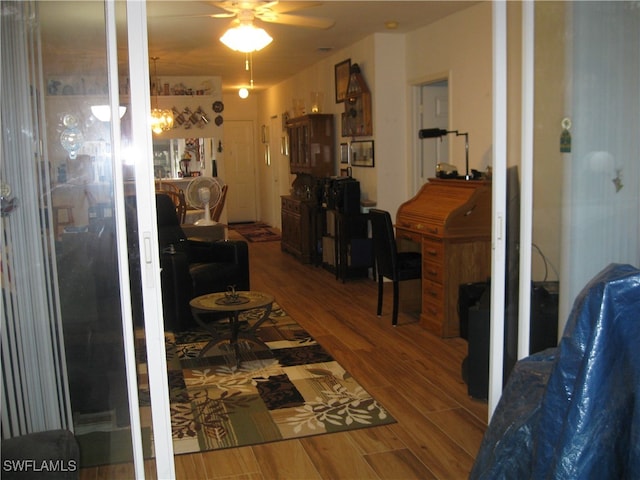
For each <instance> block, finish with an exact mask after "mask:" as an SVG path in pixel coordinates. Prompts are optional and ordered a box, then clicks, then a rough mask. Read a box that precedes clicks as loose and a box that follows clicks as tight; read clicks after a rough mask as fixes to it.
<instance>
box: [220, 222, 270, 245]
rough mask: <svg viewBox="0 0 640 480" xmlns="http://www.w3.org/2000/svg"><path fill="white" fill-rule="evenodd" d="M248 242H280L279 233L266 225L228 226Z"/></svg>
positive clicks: (239, 224) (243, 224)
mask: <svg viewBox="0 0 640 480" xmlns="http://www.w3.org/2000/svg"><path fill="white" fill-rule="evenodd" d="M229 228H230V229H231V230H235V231H236V232H238V233H239V234H240V235H242V236H243V237H244V238H246V239H247V240H248V241H249V242H275V241H280V238H281V236H280V232H279V231H278V230H276V229H275V228H273V227H270V226H269V225H267V224H266V223H262V222H255V223H237V224H233V225H229Z"/></svg>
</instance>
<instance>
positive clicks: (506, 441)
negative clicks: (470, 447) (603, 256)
mask: <svg viewBox="0 0 640 480" xmlns="http://www.w3.org/2000/svg"><path fill="white" fill-rule="evenodd" d="M470 478H471V479H499V478H503V479H525V478H532V479H586V478H594V479H640V270H638V269H637V268H635V267H632V266H630V265H618V264H612V265H610V266H609V267H607V268H605V269H604V270H603V271H602V272H600V273H599V274H598V275H597V276H596V277H594V279H593V280H591V282H589V284H588V285H587V286H586V287H585V288H584V289H583V290H582V292H581V293H580V295H578V297H577V298H576V300H575V302H574V305H573V309H572V311H571V315H570V317H569V321H568V322H567V326H566V328H565V331H564V334H563V337H562V339H561V341H560V344H559V345H558V348H555V349H550V350H546V351H544V352H541V353H539V354H536V355H532V356H530V357H527V358H525V359H523V360H521V361H520V362H518V363H517V364H516V367H515V368H514V370H513V372H512V373H511V376H510V377H509V381H508V383H507V385H506V387H505V390H504V392H503V395H502V398H501V399H500V402H499V403H498V405H497V407H496V410H495V412H494V415H493V417H492V419H491V423H490V424H489V427H488V429H487V431H486V433H485V436H484V438H483V441H482V444H481V447H480V451H479V453H478V456H477V458H476V462H475V464H474V467H473V470H472V471H471V475H470Z"/></svg>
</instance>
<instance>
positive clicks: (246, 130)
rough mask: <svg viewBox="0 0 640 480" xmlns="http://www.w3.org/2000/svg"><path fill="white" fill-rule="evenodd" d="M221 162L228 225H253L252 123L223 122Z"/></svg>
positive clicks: (254, 197)
mask: <svg viewBox="0 0 640 480" xmlns="http://www.w3.org/2000/svg"><path fill="white" fill-rule="evenodd" d="M224 138H225V142H224V146H223V152H222V154H223V157H222V158H223V162H224V171H225V173H226V176H227V178H226V179H225V183H227V184H228V185H229V193H228V194H227V215H228V222H229V223H241V222H255V221H256V220H257V211H258V210H257V203H256V148H255V142H254V138H255V136H254V134H253V122H252V121H250V120H233V121H228V122H225V127H224Z"/></svg>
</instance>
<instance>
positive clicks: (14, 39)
mask: <svg viewBox="0 0 640 480" xmlns="http://www.w3.org/2000/svg"><path fill="white" fill-rule="evenodd" d="M138 3H139V2H138ZM115 4H116V2H106V4H105V3H102V2H7V1H2V2H1V7H2V17H1V20H2V29H1V33H2V42H1V47H0V48H1V51H2V65H3V68H2V92H3V99H2V124H3V130H2V158H3V161H2V163H1V165H0V180H1V182H2V192H1V195H2V199H1V200H2V234H3V235H2V249H1V258H0V261H1V263H0V267H1V268H0V274H1V276H2V287H1V288H2V298H3V315H2V332H3V333H2V374H3V386H2V396H3V398H2V404H3V416H2V432H3V437H12V436H16V435H21V434H24V433H29V432H35V431H43V430H50V429H57V428H65V429H69V430H72V431H73V432H74V434H75V437H76V439H77V440H78V443H79V444H80V452H81V458H80V464H79V465H80V468H85V467H94V466H100V468H105V469H106V470H104V471H105V472H109V471H110V470H109V469H108V466H109V465H113V464H119V466H118V472H119V475H125V476H127V477H133V476H134V475H135V476H138V477H140V476H142V472H141V470H140V466H141V463H142V462H141V461H140V460H141V454H142V451H143V450H144V453H145V454H146V455H145V456H146V457H151V455H150V453H151V446H152V443H153V442H152V433H151V428H150V426H149V427H147V428H146V429H142V431H141V429H140V421H139V412H138V397H137V385H136V383H137V382H136V369H135V361H134V359H135V358H134V357H135V355H134V351H133V349H134V329H135V330H136V331H141V329H142V328H143V325H142V317H141V316H140V315H138V316H134V319H135V320H136V323H135V325H134V324H132V315H131V307H132V306H133V307H134V308H133V310H134V311H136V312H139V313H141V312H142V311H143V310H142V306H141V305H138V303H140V304H141V303H142V298H141V296H140V295H136V296H134V302H133V303H135V305H131V301H130V298H131V297H130V293H129V287H130V286H131V287H134V286H135V285H136V282H137V284H138V285H139V284H140V283H141V282H140V277H139V275H140V273H139V272H140V268H139V255H136V253H137V249H132V250H130V251H129V252H127V238H129V239H132V238H133V235H132V233H129V232H128V231H127V229H128V228H129V229H130V230H135V225H136V220H135V215H134V216H130V217H129V219H130V220H131V221H130V222H129V223H127V224H126V226H125V205H126V204H125V202H124V199H123V198H121V195H122V192H123V185H122V178H123V174H122V171H121V169H122V160H123V159H122V155H121V154H120V149H119V148H118V146H119V145H120V144H121V143H122V144H129V145H131V144H133V143H134V142H132V141H130V135H131V133H130V132H131V131H132V127H131V122H132V117H131V115H132V110H135V109H132V108H131V103H130V101H129V99H130V96H129V95H130V92H129V90H128V88H129V72H127V71H120V72H119V75H118V74H115V73H114V72H115V71H116V70H117V67H116V66H117V61H116V60H117V58H116V57H115V55H116V54H115V52H116V45H115V41H114V38H115V31H116V28H115V8H116V7H115ZM105 7H106V8H105ZM118 8H122V9H123V10H124V3H122V2H119V3H118ZM142 11H143V12H144V5H142ZM122 13H124V12H122ZM119 18H125V16H124V15H122V16H120V17H119ZM80 19H81V20H80ZM98 32H105V34H104V35H100V34H98ZM121 40H122V39H121ZM107 41H109V42H110V43H109V44H108V43H107ZM145 41H146V40H145ZM78 46H81V48H78ZM145 54H146V51H145ZM123 64H124V65H126V62H124V63H123ZM137 75H138V77H140V74H139V73H137ZM147 77H148V75H147ZM138 80H140V78H139V79H138ZM139 83H140V84H142V85H145V84H146V83H147V82H146V81H145V80H142V81H141V82H140V81H139ZM147 88H148V86H147ZM139 96H142V97H145V96H146V97H148V91H147V92H146V94H145V93H142V95H139ZM114 98H115V100H114ZM109 105H110V106H111V108H110V109H109V108H107V112H108V113H110V112H118V114H119V115H118V116H119V117H121V118H118V121H116V118H115V115H114V117H113V118H112V117H111V116H110V115H107V116H106V117H105V116H103V115H102V111H101V110H104V109H101V108H97V107H104V106H109ZM119 107H122V108H119ZM119 110H120V111H119ZM138 110H139V111H142V109H140V108H138ZM147 111H148V109H147ZM141 123H142V124H144V121H142V122H141ZM118 126H122V128H121V129H119V128H117V127H118ZM120 130H121V131H122V132H125V133H124V134H123V138H122V139H121V138H120V137H119V136H118V135H116V133H115V132H119V131H120ZM149 135H150V134H149ZM151 168H152V167H151V166H150V169H151ZM151 176H152V171H151V170H150V171H149V178H151ZM118 192H120V193H118ZM140 208H143V207H140ZM144 208H146V207H144ZM144 214H145V215H146V212H145V213H144ZM147 216H148V217H149V218H151V216H150V215H147ZM126 227H128V228H126ZM146 228H148V227H146ZM150 230H152V231H153V229H150ZM128 253H130V254H128ZM127 259H128V261H127ZM129 262H130V263H129ZM149 264H150V265H151V268H153V269H156V270H157V261H156V262H153V261H151V262H149ZM130 269H131V284H130V285H129V270H130ZM136 272H138V274H137V275H136ZM122 285H124V287H122ZM134 290H135V288H134ZM157 303H158V304H159V301H158V302H157ZM136 307H139V308H136ZM136 347H138V351H137V354H138V355H140V356H144V354H145V352H144V349H145V345H144V343H143V342H139V344H137V345H136ZM164 378H165V382H164V383H165V389H166V373H165V377H164ZM151 396H153V393H152V395H151ZM144 401H147V402H148V399H147V400H144ZM130 405H134V408H133V409H130ZM162 433H163V434H164V433H166V432H162ZM141 437H143V438H144V441H142V440H141ZM169 441H170V438H169ZM155 445H156V449H157V448H158V445H164V443H163V442H162V441H160V442H159V441H157V440H156V441H155ZM138 452H139V453H138ZM134 454H135V455H136V459H137V460H138V463H137V464H136V466H134V464H133V458H134ZM158 463H159V464H160V462H158ZM165 463H166V462H165ZM146 467H148V468H149V469H150V470H151V471H153V470H155V461H154V460H153V459H151V460H148V461H147V462H146ZM107 475H108V473H107Z"/></svg>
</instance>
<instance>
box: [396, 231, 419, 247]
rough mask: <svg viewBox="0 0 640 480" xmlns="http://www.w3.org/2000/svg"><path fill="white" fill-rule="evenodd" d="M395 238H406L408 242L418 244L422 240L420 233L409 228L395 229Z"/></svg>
mask: <svg viewBox="0 0 640 480" xmlns="http://www.w3.org/2000/svg"><path fill="white" fill-rule="evenodd" d="M396 238H397V239H398V240H408V241H410V242H415V243H417V244H418V245H420V242H421V241H422V235H420V234H419V233H415V232H412V231H410V230H405V229H403V228H398V229H397V230H396Z"/></svg>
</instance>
